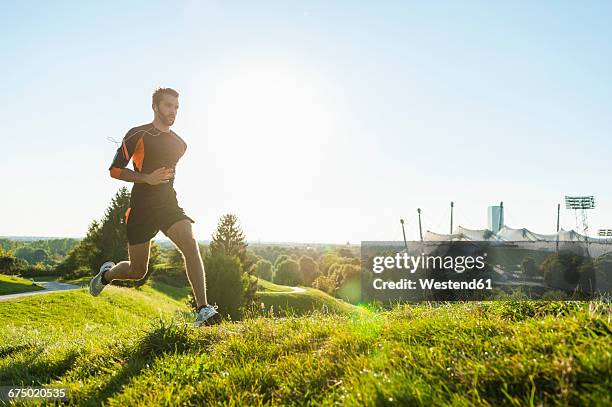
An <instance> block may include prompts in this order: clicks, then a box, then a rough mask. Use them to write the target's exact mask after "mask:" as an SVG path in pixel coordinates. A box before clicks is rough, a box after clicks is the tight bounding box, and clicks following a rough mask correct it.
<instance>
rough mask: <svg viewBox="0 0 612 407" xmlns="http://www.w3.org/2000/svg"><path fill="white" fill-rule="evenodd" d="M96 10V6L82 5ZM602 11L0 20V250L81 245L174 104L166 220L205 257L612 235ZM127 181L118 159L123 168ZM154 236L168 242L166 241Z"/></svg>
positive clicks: (608, 62) (210, 12)
mask: <svg viewBox="0 0 612 407" xmlns="http://www.w3.org/2000/svg"><path fill="white" fill-rule="evenodd" d="M85 3H88V4H85ZM611 18H612V3H610V2H590V1H586V2H569V1H554V2H553V1H541V2H528V1H516V2H485V1H482V2H480V1H468V2H435V4H433V3H431V2H404V1H398V2H394V1H385V2H350V1H337V2H327V1H308V2H306V1H304V2H298V1H289V2H287V1H263V2H247V1H232V2H221V1H185V2H178V1H177V2H167V1H166V2H156V1H146V2H145V1H142V2H137V1H134V2H112V1H109V2H104V3H101V2H53V3H52V4H51V3H48V2H34V1H33V2H27V1H23V2H21V1H20V2H17V1H15V2H3V12H2V14H1V15H0V47H1V48H0V49H2V53H1V55H0V58H1V63H0V77H1V78H2V94H3V102H2V108H1V109H0V122H1V123H2V125H3V131H2V132H1V135H0V138H1V143H2V150H3V152H4V154H3V159H2V161H1V162H0V169H1V170H2V173H3V175H4V177H3V188H2V190H3V194H2V198H1V199H0V235H2V236H14V235H18V236H19V235H20V236H63V237H64V236H65V237H82V236H84V235H85V234H86V232H87V228H88V225H89V224H90V223H91V222H92V221H93V220H95V219H100V218H101V217H102V216H103V214H104V210H105V209H106V208H107V206H108V205H109V203H110V201H111V199H112V197H113V195H114V194H115V193H116V191H117V190H118V189H119V188H120V187H121V186H127V187H128V188H131V184H129V183H126V182H123V181H119V180H116V179H113V178H110V176H109V173H108V167H109V165H110V163H111V162H112V159H113V157H114V154H115V151H116V149H117V145H116V144H115V143H114V142H113V141H112V140H121V139H122V138H123V136H124V135H125V133H126V132H127V131H128V130H129V129H130V128H131V127H135V126H138V125H141V124H145V123H149V122H151V121H152V117H153V114H152V111H151V101H150V97H151V93H152V91H153V89H154V88H156V87H158V86H164V87H173V88H175V89H177V90H178V91H179V93H180V97H179V103H180V109H179V113H178V116H177V120H176V122H175V124H174V126H173V127H172V129H173V130H174V131H175V132H177V133H178V134H179V135H180V136H181V137H182V138H183V139H184V140H185V141H186V142H187V144H188V149H187V152H186V154H185V156H183V158H182V159H181V161H179V163H178V166H177V168H176V181H175V189H176V191H177V194H178V199H179V203H180V205H181V206H182V207H183V208H184V209H185V211H186V213H187V214H188V215H189V216H190V217H192V218H193V219H194V220H195V221H196V223H195V224H194V225H193V228H194V232H195V234H196V237H197V238H198V239H200V240H205V239H210V237H211V235H212V233H213V231H214V229H215V227H216V225H217V223H218V221H219V218H220V217H221V216H222V215H223V214H226V213H234V214H236V215H237V216H238V219H239V221H240V225H241V227H242V230H243V231H244V233H245V236H246V238H247V239H248V240H249V241H255V242H257V241H262V242H264V241H274V242H304V243H309V242H313V243H314V242H318V243H346V242H347V241H348V242H350V243H352V244H358V243H359V242H360V241H366V240H367V241H372V240H401V239H402V231H401V225H400V222H399V219H400V218H403V219H405V221H406V234H407V238H408V239H417V238H418V218H417V208H421V210H422V223H423V230H424V231H425V230H432V231H435V232H439V233H447V232H448V229H449V215H450V208H449V205H450V201H454V202H455V212H454V218H455V225H461V226H464V227H467V228H474V229H481V228H486V227H487V207H488V206H489V205H495V204H498V203H499V202H500V201H503V202H504V207H505V221H506V222H505V223H506V224H507V225H508V226H510V227H515V228H520V227H527V228H529V229H530V230H532V231H535V232H537V233H553V232H554V231H555V228H556V209H557V204H558V203H561V204H562V210H561V227H563V228H565V229H575V228H576V216H575V215H576V214H575V213H574V212H573V211H570V210H566V209H565V208H564V207H563V199H564V196H566V195H594V196H595V200H596V205H597V206H596V208H595V209H594V210H592V211H589V213H588V216H589V217H588V219H589V227H590V231H591V233H590V234H592V235H594V234H595V232H596V230H597V229H599V228H612V216H611V215H612V188H610V186H609V184H608V182H609V181H608V175H609V174H610V162H611V159H610V156H611V155H612V141H611V140H612V137H611V135H612V124H611V120H610V117H611V114H610V113H611V111H612V41H611V39H612V38H611V37H612V26H611V25H610V24H609V21H610V20H611ZM129 168H132V163H130V164H129ZM158 237H160V238H161V237H163V234H162V233H160V234H158Z"/></svg>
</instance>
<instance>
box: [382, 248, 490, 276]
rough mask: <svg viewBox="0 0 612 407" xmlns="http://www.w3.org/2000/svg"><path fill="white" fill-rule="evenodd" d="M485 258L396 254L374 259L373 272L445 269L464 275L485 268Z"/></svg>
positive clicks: (411, 271)
mask: <svg viewBox="0 0 612 407" xmlns="http://www.w3.org/2000/svg"><path fill="white" fill-rule="evenodd" d="M486 255H487V254H486V253H485V254H484V256H476V257H474V256H444V257H442V256H426V255H425V253H423V254H422V255H421V256H409V255H408V253H396V254H395V256H376V257H374V258H373V259H372V272H374V273H377V274H378V273H382V272H383V271H385V269H390V268H395V269H397V270H401V269H405V270H409V271H410V273H414V272H415V271H416V270H417V269H418V268H419V267H420V268H422V269H432V268H440V269H442V268H444V269H447V270H455V271H456V272H457V273H463V272H464V271H465V270H471V269H473V268H476V269H478V270H482V269H483V268H485V262H484V260H485V257H486Z"/></svg>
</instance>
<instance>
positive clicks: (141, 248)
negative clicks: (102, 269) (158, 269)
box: [104, 240, 151, 283]
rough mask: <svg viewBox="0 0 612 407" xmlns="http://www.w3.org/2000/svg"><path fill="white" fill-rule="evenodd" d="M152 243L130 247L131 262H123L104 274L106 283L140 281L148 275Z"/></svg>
mask: <svg viewBox="0 0 612 407" xmlns="http://www.w3.org/2000/svg"><path fill="white" fill-rule="evenodd" d="M150 247H151V241H150V240H149V241H148V242H144V243H139V244H134V245H129V246H128V252H129V255H130V260H129V261H121V262H119V263H117V264H116V265H115V266H114V267H113V268H112V269H110V270H109V271H107V272H106V273H105V274H104V280H105V282H108V283H110V282H111V281H113V280H140V279H141V278H143V277H144V276H145V274H146V273H147V267H148V265H149V249H150Z"/></svg>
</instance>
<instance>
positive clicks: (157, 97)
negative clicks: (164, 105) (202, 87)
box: [153, 88, 179, 106]
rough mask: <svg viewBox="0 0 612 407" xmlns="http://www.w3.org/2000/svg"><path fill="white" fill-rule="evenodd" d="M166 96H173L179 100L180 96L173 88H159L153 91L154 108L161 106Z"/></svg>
mask: <svg viewBox="0 0 612 407" xmlns="http://www.w3.org/2000/svg"><path fill="white" fill-rule="evenodd" d="M164 95H171V96H174V97H176V98H177V97H178V95H179V94H178V92H177V91H175V90H174V89H172V88H157V89H155V91H153V106H159V102H161V100H162V97H163V96H164Z"/></svg>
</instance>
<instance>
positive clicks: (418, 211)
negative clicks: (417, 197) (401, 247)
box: [417, 208, 423, 243]
mask: <svg viewBox="0 0 612 407" xmlns="http://www.w3.org/2000/svg"><path fill="white" fill-rule="evenodd" d="M417 213H418V214H419V236H420V237H421V243H422V242H423V228H422V227H421V208H417Z"/></svg>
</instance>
